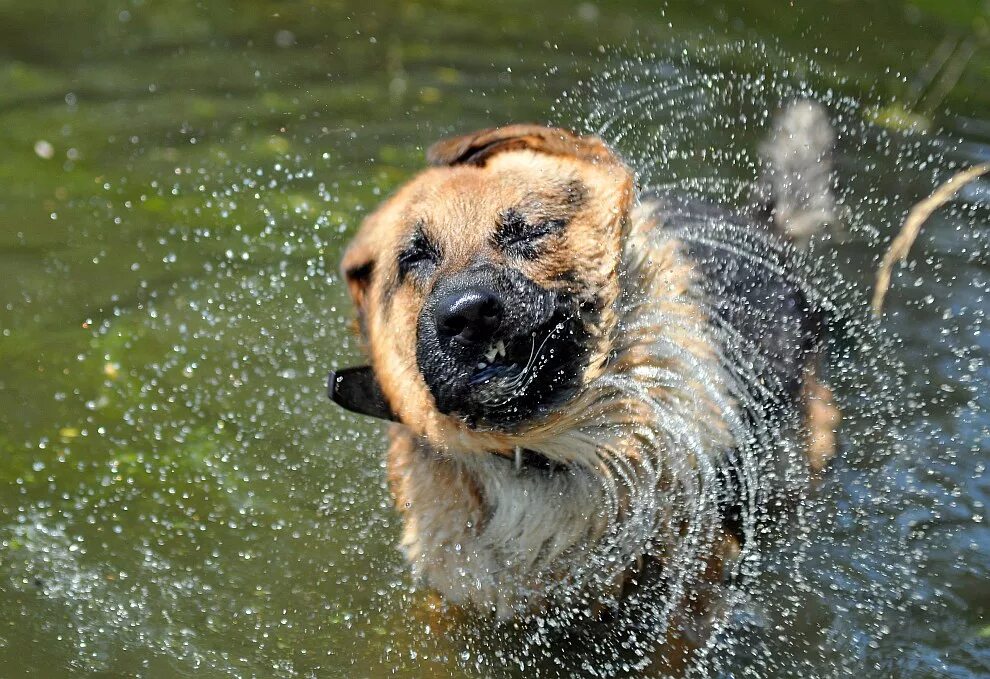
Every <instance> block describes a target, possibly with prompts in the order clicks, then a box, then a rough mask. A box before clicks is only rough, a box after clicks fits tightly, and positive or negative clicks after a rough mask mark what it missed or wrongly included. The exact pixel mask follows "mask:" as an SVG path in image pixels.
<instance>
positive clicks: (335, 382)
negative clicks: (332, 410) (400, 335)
mask: <svg viewBox="0 0 990 679" xmlns="http://www.w3.org/2000/svg"><path fill="white" fill-rule="evenodd" d="M327 396H328V397H330V400H331V401H333V402H334V403H336V404H337V405H339V406H340V407H342V408H344V409H346V410H350V411H351V412H355V413H359V414H361V415H370V416H371V417H377V418H378V419H381V420H391V421H392V422H396V421H398V420H397V419H396V417H395V413H393V412H392V408H390V407H389V405H388V401H386V400H385V394H383V393H382V388H381V385H379V384H378V378H376V377H375V372H374V370H372V369H371V366H367V365H363V366H360V367H357V368H343V369H342V370H331V371H330V374H329V375H328V376H327Z"/></svg>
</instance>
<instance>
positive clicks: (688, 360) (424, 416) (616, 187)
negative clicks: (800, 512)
mask: <svg viewBox="0 0 990 679" xmlns="http://www.w3.org/2000/svg"><path fill="white" fill-rule="evenodd" d="M823 117H824V113H823V112H822V110H821V109H820V108H818V107H817V106H816V105H813V104H810V103H807V102H801V103H798V104H795V105H792V106H791V107H790V108H789V109H788V110H787V111H785V113H784V114H783V115H782V117H781V120H780V121H779V123H778V126H777V129H778V133H777V135H778V137H781V138H782V139H783V142H782V143H783V144H785V146H786V145H787V144H789V145H790V146H791V150H790V151H788V150H787V148H784V149H781V148H780V146H779V145H774V143H773V142H771V143H770V145H769V146H768V147H767V148H768V149H769V152H768V154H767V155H768V157H769V159H770V160H769V162H771V163H775V164H774V165H773V167H772V168H771V169H769V170H768V171H767V172H766V173H765V176H764V177H763V179H762V180H761V181H760V182H758V184H759V190H758V191H757V196H758V199H757V201H756V203H755V204H754V206H753V209H752V210H749V211H747V212H746V213H745V214H740V213H736V212H733V211H731V210H726V209H723V208H721V207H719V206H717V205H711V204H708V203H704V202H702V201H700V200H697V199H695V198H693V197H690V196H685V195H681V194H678V193H676V192H649V191H646V190H638V189H637V187H636V184H635V177H634V173H633V171H632V170H631V169H630V168H629V167H628V166H627V165H626V164H625V163H624V162H623V160H622V158H621V157H620V156H619V155H618V154H617V153H615V152H614V151H613V150H612V149H611V148H609V147H608V145H606V144H605V142H603V141H602V140H601V139H599V138H597V137H594V136H582V135H579V134H576V133H574V132H570V131H567V130H563V129H558V128H548V127H543V126H539V125H508V126H505V127H499V128H493V129H487V130H482V131H479V132H475V133H472V134H467V135H464V136H458V137H455V138H451V139H446V140H442V141H440V142H438V143H436V144H435V145H434V146H432V147H431V148H430V149H428V151H427V159H428V161H429V165H430V167H429V168H427V169H425V170H423V171H422V172H420V173H419V174H417V175H416V176H415V177H413V178H412V179H411V180H410V181H408V182H407V183H406V184H405V185H403V186H402V187H400V188H399V189H398V190H397V191H396V192H395V193H394V195H392V196H391V197H389V198H388V199H387V200H385V201H384V202H383V203H382V204H381V205H380V206H379V207H378V208H377V209H376V210H375V211H374V212H373V213H372V214H371V215H370V216H368V217H367V218H366V219H365V220H364V222H363V223H362V225H361V226H360V229H359V230H358V232H357V234H356V236H355V237H354V239H353V241H352V242H351V243H350V245H349V246H348V248H347V249H346V251H345V254H344V256H343V261H342V265H341V268H342V271H343V277H344V279H345V280H346V284H347V287H348V290H349V293H350V296H351V298H352V300H353V303H354V307H355V309H356V314H357V327H358V332H359V334H360V336H361V337H362V338H363V341H364V343H365V346H366V349H367V353H368V355H369V357H370V365H368V366H362V367H356V368H348V369H343V370H337V371H334V372H332V373H331V374H330V378H329V383H328V390H329V395H330V398H331V399H332V400H333V401H335V402H336V403H338V404H339V405H341V406H343V407H344V408H347V409H349V410H352V411H355V412H357V413H362V414H364V415H369V416H372V417H376V418H380V419H383V420H388V421H390V422H392V424H391V428H390V430H389V438H390V446H389V449H388V454H387V455H388V463H387V468H388V479H389V485H390V488H391V491H392V493H393V495H394V498H395V503H396V506H397V508H398V510H399V512H400V513H401V515H402V517H403V525H404V528H403V533H402V539H401V548H402V550H403V552H404V553H405V556H406V558H407V559H408V561H409V563H410V565H411V567H412V570H413V572H414V575H415V576H416V577H417V578H419V579H421V580H422V581H425V582H426V583H427V584H428V585H429V587H430V588H432V589H433V590H435V591H436V592H438V593H439V595H440V596H441V597H442V598H443V599H444V600H445V601H447V602H450V603H452V604H455V605H458V606H460V607H466V608H474V609H477V610H481V611H486V612H491V613H492V614H494V615H495V616H496V617H497V618H499V619H507V618H517V617H519V616H525V615H528V614H531V613H534V612H541V611H546V610H549V609H551V608H554V607H558V608H567V609H571V608H574V606H575V605H577V604H580V606H578V607H580V608H582V610H584V609H587V610H589V611H593V612H592V613H591V614H590V615H592V616H597V615H599V614H600V612H601V611H608V610H612V609H614V608H615V607H616V606H621V605H622V601H623V600H624V599H625V598H627V597H628V596H629V593H630V592H632V591H641V590H642V588H643V587H646V586H647V585H648V584H649V583H654V586H655V587H656V588H657V589H656V590H655V592H656V596H657V597H659V599H660V600H662V601H663V606H662V608H663V610H664V611H668V612H669V611H677V610H679V611H682V612H683V611H685V610H690V611H691V612H692V614H693V615H694V617H697V618H708V619H710V618H711V617H712V616H713V615H714V613H713V611H714V610H715V609H716V608H717V605H716V600H717V599H718V596H719V595H718V591H719V590H718V587H719V583H720V582H724V581H725V580H726V579H728V578H731V577H733V574H738V572H739V566H738V564H739V562H740V559H739V555H740V554H741V553H742V552H743V551H744V550H746V549H747V548H749V547H748V545H749V542H750V537H751V536H752V534H753V527H754V525H756V524H757V523H758V522H759V521H761V520H766V519H765V518H763V517H766V516H769V515H771V514H773V512H772V511H770V510H765V508H766V507H769V506H772V505H775V504H777V505H779V504H780V503H781V502H782V500H781V498H785V497H786V496H787V495H788V493H789V492H790V491H791V490H793V489H794V488H797V489H800V488H801V487H802V484H803V483H804V482H806V481H807V479H808V478H810V477H813V476H814V475H816V474H819V473H821V471H822V470H823V469H824V467H825V465H826V464H827V462H828V460H829V458H830V457H831V456H832V454H833V452H834V449H835V429H836V426H837V423H838V420H839V412H838V409H837V407H836V406H835V404H834V401H833V398H832V394H831V392H830V390H829V389H828V387H827V386H826V385H825V383H824V381H823V380H822V379H821V377H820V374H821V362H822V353H823V346H824V339H823V336H824V333H825V325H826V319H825V318H824V315H825V312H824V311H822V309H821V308H819V307H820V305H819V304H818V302H817V301H816V299H814V298H813V297H814V295H813V294H812V293H809V291H808V290H807V289H805V287H804V285H803V283H802V282H801V276H800V266H799V265H797V264H795V261H796V260H798V259H800V256H799V255H798V254H797V252H796V248H795V247H794V246H793V245H791V244H788V243H787V242H786V241H787V240H788V225H789V224H792V225H797V226H796V229H795V231H796V233H797V235H796V236H795V237H796V238H800V239H802V240H806V239H807V237H808V235H809V234H811V233H812V232H813V231H814V226H812V225H813V224H818V223H821V222H824V221H827V219H828V218H830V217H831V214H832V212H831V207H830V206H831V204H830V203H829V201H828V200H827V196H828V195H830V193H829V191H830V189H829V186H828V181H829V180H828V174H829V173H828V167H827V165H828V152H829V147H830V144H831V137H830V132H829V129H828V127H827V120H825V122H824V125H825V126H826V127H825V130H826V131H825V132H824V133H823V132H821V129H822V128H821V126H822V119H823ZM781 130H783V131H784V132H781ZM803 130H806V131H807V133H805V132H804V131H803ZM802 177H803V178H802ZM809 181H811V182H817V185H809ZM775 206H783V209H778V207H775ZM802 206H810V207H809V208H808V209H806V210H802ZM812 212H814V214H810V213H812ZM809 215H810V216H809ZM816 215H817V216H816ZM767 480H769V481H767ZM767 486H769V487H772V488H780V489H781V491H780V492H779V493H777V492H776V491H771V492H769V493H768V492H766V491H765V490H761V489H764V488H765V487H767ZM797 492H798V493H800V490H798V491H797ZM657 583H659V584H657ZM702 591H704V592H707V594H705V595H703V596H702V595H699V592H702ZM667 617H668V618H669V620H668V622H666V623H664V624H665V629H666V630H667V632H668V633H671V631H672V630H673V631H674V636H676V635H677V631H676V628H678V627H680V628H681V631H682V632H683V628H684V627H685V626H686V623H684V622H683V621H684V620H685V619H686V617H685V616H683V615H681V616H678V615H675V614H671V615H669V616H667ZM678 620H680V622H678ZM681 636H684V634H683V633H682V634H681Z"/></svg>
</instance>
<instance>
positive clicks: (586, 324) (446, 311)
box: [342, 125, 632, 445]
mask: <svg viewBox="0 0 990 679" xmlns="http://www.w3.org/2000/svg"><path fill="white" fill-rule="evenodd" d="M428 158H429V160H430V162H431V164H432V165H434V167H433V168H430V169H427V170H425V171H424V172H422V173H420V174H419V175H418V176H416V177H415V178H413V179H412V180H411V181H410V182H408V183H407V184H406V185H404V186H403V187H401V188H400V189H399V191H398V192H397V193H396V194H395V195H393V196H392V197H391V198H389V199H388V200H387V201H386V202H385V203H384V204H383V205H381V206H380V207H379V208H378V210H377V211H375V212H374V213H373V214H372V215H371V216H369V217H368V218H367V220H366V221H365V222H364V224H362V226H361V229H360V230H359V232H358V234H357V236H356V238H355V240H354V242H353V243H352V244H351V245H350V246H349V248H348V250H347V252H346V254H345V256H344V260H343V265H342V268H343V271H344V275H345V278H346V280H347V283H348V287H349V290H350V292H351V295H352V298H353V299H354V302H355V305H356V306H357V309H358V315H359V324H360V327H361V332H362V334H363V335H364V337H365V339H366V341H367V344H368V348H369V351H370V354H371V362H372V365H371V371H370V372H363V373H361V375H362V379H365V380H371V379H372V378H373V379H374V384H370V383H369V384H365V385H362V386H361V387H360V388H358V389H353V388H352V391H353V392H354V393H359V394H362V396H361V398H363V399H366V400H367V399H370V400H374V399H378V400H379V401H381V403H380V404H379V405H387V408H388V411H387V412H388V414H390V415H391V416H392V417H393V418H394V419H398V420H399V421H401V422H403V423H404V424H406V425H408V426H410V427H411V428H413V429H414V430H415V431H417V432H418V433H422V434H426V435H428V436H430V437H431V438H433V439H434V440H435V441H438V442H442V443H444V444H447V445H449V444H450V443H451V440H452V438H453V433H454V432H459V433H460V434H462V435H465V436H470V435H471V434H474V433H477V434H486V435H488V436H489V437H490V438H491V437H494V438H495V439H498V438H499V437H500V436H511V435H516V436H518V435H519V434H520V433H525V432H527V431H531V430H533V429H538V428H540V427H541V426H546V425H547V424H548V423H549V422H550V421H552V420H553V415H554V413H559V412H560V410H561V409H562V407H563V406H565V405H566V404H567V403H568V402H569V401H570V400H571V398H572V397H573V395H574V394H575V393H577V392H578V391H579V390H580V387H581V386H582V385H583V384H584V383H586V382H587V381H588V380H589V379H591V378H593V377H594V376H595V375H597V374H599V372H600V370H601V367H602V364H603V363H604V361H605V359H606V357H607V354H608V350H609V343H610V340H611V337H612V333H613V331H614V329H615V327H614V326H615V322H616V316H615V313H614V305H615V302H616V298H617V296H618V292H619V282H618V267H619V263H620V256H621V243H622V237H623V229H624V226H625V224H626V223H627V220H628V214H629V209H630V203H631V196H632V177H631V175H630V173H629V171H628V170H627V169H626V168H625V167H624V166H623V165H622V163H621V162H620V161H619V160H618V158H616V157H615V156H614V155H613V154H612V153H611V152H610V151H609V150H608V149H607V148H606V147H605V146H604V145H603V144H602V143H601V141H599V140H598V139H595V138H589V137H578V136H575V135H573V134H571V133H569V132H566V131H564V130H559V129H551V128H543V127H537V126H528V125H514V126H510V127H505V128H500V129H494V130H485V131H481V132H478V133H475V134H471V135H466V136H463V137H457V138H454V139H450V140H445V141H442V142H439V143H438V144H436V145H434V146H433V147H432V148H431V149H430V150H429V151H428ZM342 390H343V389H342ZM343 405H345V406H348V405H349V406H350V407H352V408H354V409H357V410H361V407H360V406H361V405H362V404H360V403H351V404H348V403H343ZM379 410H380V408H379ZM372 411H375V412H374V413H373V414H385V411H383V412H378V411H377V410H376V408H372V407H366V408H364V412H372ZM496 445H499V444H496Z"/></svg>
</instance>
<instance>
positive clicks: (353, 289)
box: [340, 239, 375, 316]
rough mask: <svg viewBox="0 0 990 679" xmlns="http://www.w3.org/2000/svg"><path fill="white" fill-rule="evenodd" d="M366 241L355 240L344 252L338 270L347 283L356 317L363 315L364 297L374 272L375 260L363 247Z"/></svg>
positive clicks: (367, 248)
mask: <svg viewBox="0 0 990 679" xmlns="http://www.w3.org/2000/svg"><path fill="white" fill-rule="evenodd" d="M366 241H367V239H362V240H355V241H354V242H353V243H352V244H351V245H350V246H349V247H348V248H347V251H346V252H344V257H343V259H342V260H341V263H340V269H341V271H342V272H343V274H344V280H345V281H346V282H347V290H348V292H350V293H351V299H352V300H354V306H355V307H356V308H357V310H358V315H359V316H362V315H363V313H364V302H365V297H366V296H367V293H368V288H369V287H370V285H371V274H372V273H373V272H374V270H375V260H374V257H373V256H372V253H371V248H369V247H367V246H366V245H365V243H366Z"/></svg>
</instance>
